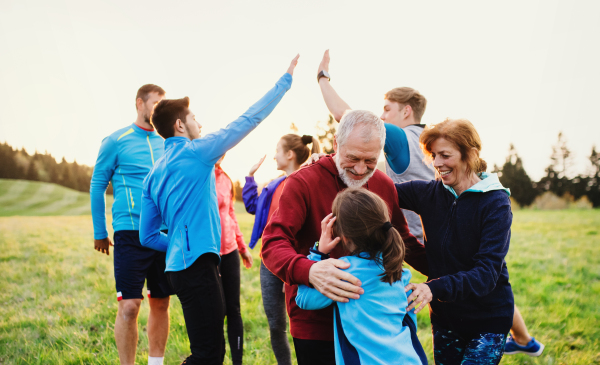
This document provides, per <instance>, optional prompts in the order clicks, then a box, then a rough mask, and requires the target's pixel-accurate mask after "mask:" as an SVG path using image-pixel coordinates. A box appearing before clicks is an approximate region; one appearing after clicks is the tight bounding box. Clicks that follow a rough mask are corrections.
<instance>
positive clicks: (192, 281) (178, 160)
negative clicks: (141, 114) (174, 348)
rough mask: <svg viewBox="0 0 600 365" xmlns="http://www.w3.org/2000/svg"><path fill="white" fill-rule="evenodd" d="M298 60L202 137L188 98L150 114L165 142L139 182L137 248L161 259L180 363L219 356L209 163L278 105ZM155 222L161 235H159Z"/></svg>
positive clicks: (216, 229) (214, 360)
mask: <svg viewBox="0 0 600 365" xmlns="http://www.w3.org/2000/svg"><path fill="white" fill-rule="evenodd" d="M298 57H299V55H298V56H296V57H295V58H294V59H293V60H292V62H291V64H290V66H289V68H288V70H287V72H286V73H285V74H284V75H283V76H282V77H281V78H280V79H279V81H277V83H276V84H275V86H274V87H273V88H272V89H271V90H270V91H269V92H267V94H265V95H264V96H263V97H262V98H261V99H260V100H259V101H258V102H256V103H255V104H254V105H253V106H251V107H250V108H249V109H248V110H247V111H246V112H245V113H244V114H243V115H242V116H241V117H239V118H238V119H236V120H235V121H233V122H231V123H230V124H229V125H227V127H225V128H223V129H221V130H219V131H217V132H215V133H211V134H208V135H206V136H204V137H202V138H201V135H200V130H201V128H202V126H201V125H200V123H198V122H197V121H196V119H195V115H194V113H192V112H191V111H190V109H189V98H187V97H185V98H183V99H174V100H163V101H161V102H160V103H158V105H157V106H156V108H155V109H154V114H153V116H152V124H153V125H154V127H155V128H156V130H157V131H158V133H159V134H160V135H161V136H162V137H163V138H165V153H164V155H163V156H162V157H161V158H160V159H158V160H157V161H156V163H155V164H154V167H153V168H152V170H151V171H150V174H148V176H146V178H145V180H144V187H143V191H142V208H141V217H140V241H141V243H142V245H144V246H146V247H150V248H152V249H155V250H157V251H162V252H166V253H167V254H166V255H167V256H166V274H167V278H168V280H169V283H170V284H171V287H172V288H173V289H174V291H175V293H176V294H177V296H178V298H179V300H180V302H181V306H182V309H183V315H184V319H185V323H186V328H187V332H188V337H189V340H190V349H191V352H192V353H191V355H190V356H189V357H188V358H187V359H186V360H185V361H184V362H183V363H184V364H221V363H222V362H223V358H224V356H225V343H224V342H225V340H224V336H223V321H224V315H225V313H224V307H225V306H224V298H223V289H222V286H221V283H220V277H219V272H218V268H217V266H218V264H219V262H220V256H219V253H220V248H221V224H220V219H219V209H218V203H217V193H216V187H215V184H216V182H215V171H214V169H215V163H216V162H217V161H218V160H219V159H220V158H221V156H223V154H225V153H226V152H227V151H228V150H229V149H231V148H233V147H234V146H235V145H237V144H238V143H239V142H240V141H241V140H242V139H243V138H244V137H245V136H246V135H248V134H249V133H250V132H251V131H252V130H253V129H254V128H256V127H257V126H258V124H259V123H260V122H262V121H263V120H264V119H265V118H266V117H267V116H268V115H269V114H270V113H271V112H272V111H273V109H274V108H275V107H276V106H277V104H278V103H279V102H280V101H281V99H282V98H283V96H284V95H285V93H286V92H287V91H288V90H289V89H290V87H291V85H292V74H293V71H294V68H295V67H296V64H297V62H298ZM162 222H165V224H166V225H167V227H168V235H167V234H165V233H163V232H161V231H160V227H161V225H162Z"/></svg>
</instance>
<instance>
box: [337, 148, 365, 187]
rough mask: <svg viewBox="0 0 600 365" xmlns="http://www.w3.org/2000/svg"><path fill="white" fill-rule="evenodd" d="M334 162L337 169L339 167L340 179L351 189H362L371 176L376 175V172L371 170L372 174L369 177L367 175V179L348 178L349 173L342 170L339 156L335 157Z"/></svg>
mask: <svg viewBox="0 0 600 365" xmlns="http://www.w3.org/2000/svg"><path fill="white" fill-rule="evenodd" d="M334 160H335V167H337V170H338V174H339V175H340V178H341V179H342V181H343V182H344V184H346V186H348V187H349V188H360V187H361V186H363V185H365V184H366V183H367V181H369V179H370V178H371V176H373V174H374V173H375V170H371V172H369V173H368V174H367V175H365V177H363V178H362V179H360V180H354V179H353V178H351V177H350V176H348V171H346V169H344V168H342V166H340V160H339V159H338V158H337V155H336V156H334Z"/></svg>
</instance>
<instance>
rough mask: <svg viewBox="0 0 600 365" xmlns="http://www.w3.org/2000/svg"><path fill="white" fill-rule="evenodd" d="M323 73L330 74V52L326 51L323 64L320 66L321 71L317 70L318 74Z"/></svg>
mask: <svg viewBox="0 0 600 365" xmlns="http://www.w3.org/2000/svg"><path fill="white" fill-rule="evenodd" d="M321 71H325V72H327V73H329V50H327V51H325V54H324V55H323V59H322V60H321V64H320V65H319V69H318V70H317V74H318V73H319V72H321Z"/></svg>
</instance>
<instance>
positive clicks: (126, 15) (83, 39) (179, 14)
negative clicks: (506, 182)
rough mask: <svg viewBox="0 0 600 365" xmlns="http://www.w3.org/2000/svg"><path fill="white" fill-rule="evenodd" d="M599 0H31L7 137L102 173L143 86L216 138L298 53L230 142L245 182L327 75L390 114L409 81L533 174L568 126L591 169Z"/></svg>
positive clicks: (4, 26)
mask: <svg viewBox="0 0 600 365" xmlns="http://www.w3.org/2000/svg"><path fill="white" fill-rule="evenodd" d="M599 20H600V2H598V1H592V0H590V1H552V0H550V1H504V2H482V1H452V2H449V1H427V2H415V1H398V0H395V1H370V2H367V1H348V0H346V1H313V0H308V1H288V0H278V1H251V2H249V1H227V0H223V1H211V2H207V1H177V2H171V3H168V2H164V1H150V0H146V1H102V2H91V1H81V0H79V1H65V0H55V1H52V2H48V1H29V0H18V1H16V0H15V1H13V0H0V142H8V143H9V144H10V145H12V146H14V147H19V148H21V147H24V148H25V149H26V150H27V151H28V152H30V153H33V152H34V151H36V150H37V151H39V152H44V151H48V152H49V153H51V154H52V155H53V156H55V157H57V158H59V159H60V158H62V157H63V156H64V157H65V158H66V159H67V161H73V160H77V162H78V163H81V164H86V165H90V166H91V165H93V164H94V163H95V159H96V156H97V153H98V148H99V147H100V143H101V141H102V139H103V138H104V137H106V136H108V135H110V134H111V133H112V132H114V131H115V130H117V129H120V128H123V127H126V126H127V125H129V124H131V123H133V122H134V121H135V118H136V111H135V94H136V92H137V89H138V88H139V87H140V86H141V85H143V84H146V83H154V84H157V85H160V86H161V87H163V88H164V89H165V90H166V91H167V97H168V98H181V97H184V96H189V97H190V99H191V105H190V108H191V110H192V111H193V112H194V113H195V114H196V119H197V120H198V121H199V122H200V123H201V124H202V125H203V129H202V132H203V134H206V133H209V132H211V131H216V130H218V129H219V128H222V127H224V126H226V125H227V124H228V123H229V122H231V121H233V120H235V119H236V118H237V117H238V116H239V115H241V114H242V113H243V112H244V111H245V110H246V109H247V108H248V107H249V106H250V105H252V104H253V103H254V102H255V101H257V100H258V99H260V97H261V96H262V95H263V94H264V93H265V92H267V91H268V90H269V89H270V88H271V87H272V86H273V85H274V83H275V82H276V81H277V80H278V78H279V77H280V76H281V75H283V73H285V71H286V70H287V67H288V65H289V62H290V60H291V59H292V58H293V57H294V56H295V55H296V54H297V53H299V54H300V60H299V63H298V67H297V68H296V71H295V73H294V82H293V85H292V89H291V90H290V91H289V92H288V93H287V95H286V96H285V97H284V98H283V100H282V101H281V103H280V104H279V105H278V106H277V108H276V109H275V111H274V112H273V113H272V114H271V115H270V116H269V117H268V118H267V119H266V120H265V121H264V122H263V123H262V124H261V125H260V126H259V127H258V128H257V129H256V130H254V131H253V132H252V133H251V134H250V135H249V136H248V137H247V138H246V139H245V140H244V141H242V142H241V143H240V144H239V145H238V146H236V147H235V148H234V149H232V150H231V151H230V152H229V153H228V154H227V156H226V158H225V161H224V162H223V165H222V166H223V168H224V170H225V171H226V172H228V174H229V175H230V176H231V177H232V178H233V179H234V180H242V181H243V178H244V176H245V175H246V174H247V173H248V170H249V169H250V167H251V166H252V165H253V164H254V163H256V162H257V161H258V160H259V159H260V158H261V157H262V156H263V155H265V154H266V155H267V159H266V161H265V163H264V164H263V166H262V167H261V168H260V170H259V171H258V172H257V174H256V179H257V180H258V181H267V180H269V179H271V178H274V177H276V176H278V175H280V174H281V172H278V171H276V165H275V162H274V161H273V155H274V152H275V146H276V144H277V141H278V140H279V138H280V137H281V136H282V135H284V134H286V133H289V132H290V125H291V123H294V124H295V125H296V126H297V127H298V130H299V133H300V134H315V133H316V130H315V125H316V124H317V122H318V121H323V122H324V121H326V120H327V119H328V111H327V108H326V106H325V103H324V102H323V99H322V97H321V93H320V90H319V87H318V84H317V82H316V75H317V71H318V65H319V63H320V61H321V58H322V55H323V52H324V51H325V50H326V49H330V52H331V64H330V74H331V77H332V79H331V82H332V85H333V86H334V88H335V89H336V90H337V92H338V93H339V94H340V96H341V97H342V98H343V99H344V100H345V101H346V102H347V103H348V104H349V105H350V106H351V107H352V108H355V109H368V110H371V111H374V112H376V113H377V114H378V115H380V114H381V111H382V107H383V95H384V94H385V92H386V91H388V90H390V89H392V88H394V87H399V86H410V87H413V88H415V89H417V90H419V91H420V92H421V93H422V94H423V95H424V96H425V97H426V98H427V100H428V104H427V110H426V112H425V115H424V116H423V120H422V121H423V122H424V123H427V124H432V123H433V124H434V123H438V122H441V121H443V120H444V119H445V118H448V117H450V118H467V119H469V120H470V121H471V122H472V123H473V124H474V125H475V127H476V128H477V130H478V131H479V133H480V135H481V138H482V141H483V149H482V153H481V156H482V157H483V158H484V159H485V160H486V161H487V162H488V165H489V166H493V165H494V164H498V165H502V164H503V163H504V161H505V159H506V156H507V154H508V149H509V145H510V144H511V143H512V144H514V145H515V147H516V149H517V152H518V154H519V155H520V156H521V158H522V159H523V162H524V167H525V169H526V170H527V172H528V173H529V175H530V176H531V177H532V178H533V179H536V180H537V179H539V178H540V177H542V176H543V175H544V170H545V168H546V167H547V166H548V165H549V164H550V158H549V157H550V154H551V152H552V145H553V144H554V143H555V142H556V140H557V135H558V133H559V132H563V135H564V136H565V137H566V140H567V143H568V147H569V148H570V149H571V150H572V151H573V153H574V163H575V166H574V168H573V170H572V171H571V175H576V174H578V173H585V172H586V171H587V169H588V168H589V162H588V160H587V159H588V157H589V155H590V152H591V149H592V146H593V145H596V147H597V148H600V123H599V122H600V120H599V119H600V118H599V117H598V113H597V110H596V108H597V106H598V105H599V104H598V100H599V99H600V88H599V87H598V85H599V84H600V67H599V65H600V48H599V47H598V45H599V44H600V21H599Z"/></svg>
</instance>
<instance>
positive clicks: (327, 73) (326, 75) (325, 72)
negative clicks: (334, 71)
mask: <svg viewBox="0 0 600 365" xmlns="http://www.w3.org/2000/svg"><path fill="white" fill-rule="evenodd" d="M321 72H323V76H325V77H327V78H328V79H330V78H331V77H330V76H329V72H327V71H325V70H323V71H321Z"/></svg>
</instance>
